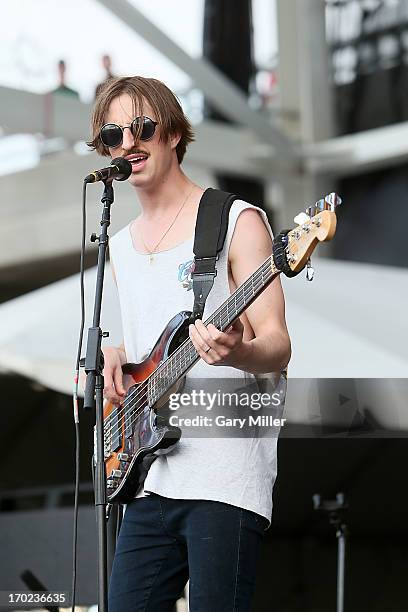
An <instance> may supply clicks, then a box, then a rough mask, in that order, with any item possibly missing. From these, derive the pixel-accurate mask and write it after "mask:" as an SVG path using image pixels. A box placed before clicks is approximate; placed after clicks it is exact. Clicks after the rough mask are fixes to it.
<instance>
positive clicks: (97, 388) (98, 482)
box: [84, 180, 114, 612]
mask: <svg viewBox="0 0 408 612" xmlns="http://www.w3.org/2000/svg"><path fill="white" fill-rule="evenodd" d="M113 200H114V195H113V187H112V181H111V180H110V181H106V182H105V190H104V192H103V196H102V199H101V202H102V203H103V211H102V219H101V227H102V230H101V233H100V235H99V237H97V236H95V235H94V234H93V235H92V237H91V240H92V241H93V242H95V240H98V241H99V247H98V266H97V276H96V289H95V302H94V314H93V323H92V327H90V328H89V330H88V343H87V349H86V357H85V372H86V373H87V378H86V386H85V397H84V408H88V409H89V408H94V407H95V433H96V440H95V446H96V453H95V510H96V523H97V534H98V535H97V537H98V610H99V612H107V610H108V580H107V534H106V521H107V516H106V474H105V462H104V432H103V376H102V371H103V353H102V350H101V342H102V338H103V337H107V336H108V335H109V334H108V332H102V330H101V328H100V318H101V316H100V315H101V305H102V291H103V279H104V274H105V263H106V249H107V246H108V240H109V237H108V227H109V225H110V207H111V205H112V204H113Z"/></svg>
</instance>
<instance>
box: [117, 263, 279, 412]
mask: <svg viewBox="0 0 408 612" xmlns="http://www.w3.org/2000/svg"><path fill="white" fill-rule="evenodd" d="M269 266H270V261H269V260H266V261H265V262H264V263H263V264H262V266H260V267H259V268H258V270H256V272H254V274H253V276H251V277H250V278H249V279H247V280H246V281H245V282H244V283H243V284H242V285H241V287H239V288H238V290H240V293H241V294H242V295H240V296H239V298H238V300H242V299H243V301H244V304H245V302H246V299H247V297H246V292H247V289H248V288H249V284H250V285H251V287H250V289H251V291H252V293H254V292H256V291H258V289H260V287H262V284H263V283H264V282H265V281H264V273H265V272H268V273H269V272H270V271H272V272H273V269H274V268H272V266H271V269H270V270H269V271H268V267H269ZM264 268H266V269H264ZM259 274H261V285H260V286H256V287H254V282H253V281H254V279H255V277H256V276H259ZM249 281H251V283H249ZM258 281H259V279H257V281H256V283H258ZM245 285H248V286H247V287H245ZM238 290H237V291H236V292H234V293H233V294H232V295H231V296H230V297H229V298H228V300H227V301H226V302H224V303H223V304H221V306H219V308H218V309H217V310H216V311H215V312H214V313H213V314H212V315H211V316H210V317H209V319H207V321H205V324H206V325H208V324H209V323H211V322H212V321H215V320H216V318H217V317H219V316H220V315H222V316H224V315H223V311H224V310H225V309H226V310H227V316H228V314H229V307H228V305H229V303H230V301H231V300H232V298H234V300H233V301H235V310H236V309H237V296H238ZM235 315H236V313H235V314H234V316H235ZM188 344H190V345H191V344H192V343H191V340H190V339H186V340H185V341H184V342H183V344H181V345H180V346H179V347H178V349H177V350H176V351H175V352H174V353H172V354H171V355H170V357H169V358H168V359H167V360H166V361H164V362H163V363H161V364H160V365H159V366H158V367H157V368H156V370H155V371H154V372H153V373H152V374H151V375H150V376H149V379H151V377H152V376H155V377H156V378H157V377H158V376H160V374H163V370H166V369H167V370H168V369H169V367H170V370H171V368H172V365H173V364H170V362H171V361H173V362H174V361H177V358H178V357H179V355H180V354H182V353H183V351H184V352H185V349H186V348H187V345H188ZM190 348H191V346H190V347H189V349H188V350H190ZM166 373H167V374H168V372H166ZM149 379H147V380H146V381H144V382H145V383H147V382H148V380H149ZM160 382H161V381H160V379H159V380H158V383H160ZM142 385H143V383H141V384H140V385H138V386H136V389H135V390H134V391H133V392H132V393H131V394H130V395H129V397H127V398H125V401H124V403H123V404H121V405H120V406H119V408H121V409H122V410H120V411H119V412H116V413H111V414H110V415H108V416H107V417H106V418H105V423H108V422H109V420H111V419H115V420H116V419H117V418H118V417H119V416H121V412H123V410H126V408H127V406H128V405H130V403H131V402H132V401H133V400H134V399H135V398H134V397H133V395H134V394H135V393H137V391H138V390H139V389H141V387H142ZM153 385H154V386H157V383H153Z"/></svg>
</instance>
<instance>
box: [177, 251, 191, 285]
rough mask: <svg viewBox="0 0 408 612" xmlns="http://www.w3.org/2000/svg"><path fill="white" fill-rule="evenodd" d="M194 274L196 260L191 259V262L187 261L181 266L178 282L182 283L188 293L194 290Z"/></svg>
mask: <svg viewBox="0 0 408 612" xmlns="http://www.w3.org/2000/svg"><path fill="white" fill-rule="evenodd" d="M193 272H194V259H190V260H189V261H185V262H184V263H181V264H179V267H178V280H179V282H180V283H181V286H182V287H183V288H184V289H186V290H187V291H190V290H191V289H192V288H193V278H192V274H193Z"/></svg>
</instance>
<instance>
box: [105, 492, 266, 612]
mask: <svg viewBox="0 0 408 612" xmlns="http://www.w3.org/2000/svg"><path fill="white" fill-rule="evenodd" d="M267 524H268V521H267V520H266V519H265V518H264V517H262V516H259V515H258V514H255V513H254V512H250V511H248V510H242V509H241V508H237V507H235V506H230V505H228V504H224V503H221V502H215V501H205V500H197V501H196V500H182V499H169V498H166V497H161V496H160V495H155V494H154V495H149V496H147V497H143V498H140V499H136V500H134V501H133V502H132V503H130V504H129V505H128V507H127V509H126V512H125V516H124V519H123V522H122V526H121V529H120V534H119V538H118V545H117V549H116V555H115V559H114V563H113V569H112V575H111V581H110V588H109V612H172V611H173V609H174V606H175V602H176V601H177V599H178V598H179V597H180V596H181V595H182V593H183V589H184V586H185V584H186V582H187V580H188V579H190V585H189V591H190V611H191V612H248V611H249V610H250V604H251V598H252V595H253V591H254V586H255V575H256V561H257V558H258V553H259V550H260V544H261V541H262V536H263V532H264V529H265V528H266V526H267Z"/></svg>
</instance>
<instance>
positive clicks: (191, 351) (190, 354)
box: [105, 270, 273, 438]
mask: <svg viewBox="0 0 408 612" xmlns="http://www.w3.org/2000/svg"><path fill="white" fill-rule="evenodd" d="M270 272H272V276H273V271H272V270H271V271H270ZM270 272H268V278H267V280H269V279H270ZM262 282H264V280H263V278H262ZM261 286H262V285H261ZM258 289H259V286H258V287H256V289H255V291H257V290H258ZM252 293H254V292H252ZM243 297H244V303H245V300H246V296H243ZM251 297H253V295H252V296H251ZM218 314H219V315H220V316H222V319H223V320H222V322H221V318H220V319H219V324H220V326H223V325H225V324H228V322H229V321H230V318H229V313H228V308H227V312H226V315H227V317H226V319H224V315H223V314H222V310H220V312H219V313H218ZM211 318H213V319H214V317H211ZM188 344H189V345H190V346H188V348H187V345H188ZM181 346H182V347H183V351H180V353H183V354H182V359H183V362H185V363H183V365H182V364H181V361H180V359H179V363H178V364H177V363H176V367H175V369H176V371H177V370H178V369H180V372H181V371H182V369H183V367H185V365H187V364H188V363H189V362H190V360H191V359H192V358H193V359H195V358H196V357H198V353H197V352H196V349H195V348H194V347H193V345H192V343H191V341H190V342H189V341H188V340H187V341H185V343H184V346H183V345H181ZM180 348H181V347H180ZM186 348H187V351H186V350H185V349H186ZM176 361H177V360H176ZM190 365H192V363H191V364H190V363H189V367H190ZM180 366H181V368H180ZM173 368H174V366H173ZM156 372H157V370H156ZM162 382H163V379H162V380H160V379H159V380H158V381H157V383H153V385H151V388H150V391H151V394H152V395H153V396H154V395H155V394H156V392H157V388H158V387H159V385H160V384H161V383H162ZM148 383H149V381H148V380H147V381H144V382H143V383H142V384H140V385H139V386H138V387H137V389H136V391H138V393H136V396H135V397H132V398H131V400H130V401H128V402H127V403H126V406H125V405H124V406H123V409H122V410H120V411H119V412H117V413H116V415H115V414H114V416H113V418H114V420H115V421H117V420H118V419H119V418H121V416H122V414H123V412H124V410H125V409H126V408H128V407H129V406H130V407H133V406H134V404H135V401H136V400H138V399H139V398H140V399H141V400H143V401H145V397H143V398H142V397H141V396H142V395H143V396H144V395H145V392H146V388H147V391H149V389H148ZM168 388H171V385H166V387H165V388H164V390H163V389H161V395H163V393H164V392H165V391H166V390H168ZM159 397H160V396H159ZM159 397H157V398H156V399H155V400H154V402H155V401H157V399H159ZM154 402H153V403H154ZM116 425H117V423H116ZM112 428H113V425H112V427H111V429H112ZM120 428H121V425H119V426H118V430H119V429H120ZM116 433H117V432H115V434H116ZM107 435H110V436H111V438H112V437H113V434H112V431H109V430H107V429H106V428H105V438H106V436H107Z"/></svg>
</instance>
